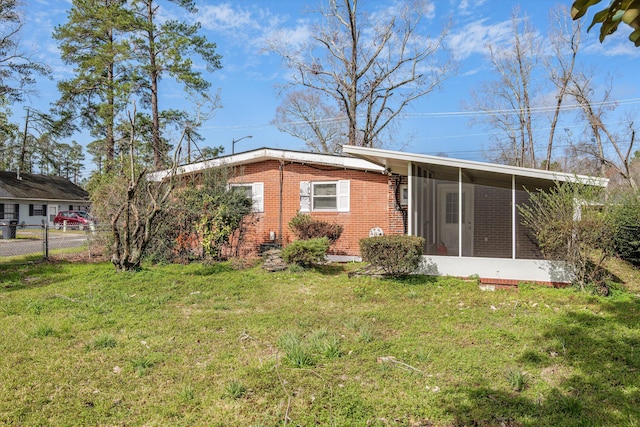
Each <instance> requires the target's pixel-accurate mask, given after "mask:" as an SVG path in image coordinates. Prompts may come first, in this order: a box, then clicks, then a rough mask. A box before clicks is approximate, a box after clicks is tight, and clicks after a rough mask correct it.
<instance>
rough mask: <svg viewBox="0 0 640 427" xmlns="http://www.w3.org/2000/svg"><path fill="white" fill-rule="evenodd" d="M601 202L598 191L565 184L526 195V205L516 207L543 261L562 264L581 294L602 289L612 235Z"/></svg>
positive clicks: (601, 194) (583, 186)
mask: <svg viewBox="0 0 640 427" xmlns="http://www.w3.org/2000/svg"><path fill="white" fill-rule="evenodd" d="M603 200H604V195H603V189H602V188H598V187H590V186H585V185H581V184H579V183H571V182H565V183H562V184H560V183H557V184H556V186H555V187H553V188H551V189H550V190H549V191H540V192H529V204H522V205H519V206H518V209H519V210H520V216H521V219H522V223H523V224H524V225H525V226H526V227H528V228H529V229H530V230H531V231H532V232H533V235H534V236H535V238H536V239H537V241H538V243H539V245H540V249H541V250H542V253H543V255H544V256H545V258H547V259H555V260H563V261H565V262H566V263H567V266H568V268H569V273H570V275H571V276H572V280H573V282H574V284H575V285H576V286H578V287H579V288H580V289H581V290H583V291H585V290H588V289H589V287H590V286H593V285H595V286H596V288H599V287H600V286H604V284H605V281H606V279H607V271H606V268H605V263H606V260H607V258H608V257H609V254H610V252H611V251H610V248H611V245H612V239H613V232H612V230H611V227H610V224H609V223H608V220H607V215H605V213H604V211H606V205H603V204H602V201H603Z"/></svg>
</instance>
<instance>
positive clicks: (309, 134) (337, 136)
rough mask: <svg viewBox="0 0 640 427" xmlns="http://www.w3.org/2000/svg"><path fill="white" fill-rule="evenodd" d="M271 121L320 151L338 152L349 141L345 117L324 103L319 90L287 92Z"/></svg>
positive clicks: (309, 146) (311, 147) (280, 128)
mask: <svg viewBox="0 0 640 427" xmlns="http://www.w3.org/2000/svg"><path fill="white" fill-rule="evenodd" d="M271 123H273V124H274V125H275V126H276V127H277V128H278V129H279V130H280V131H282V132H286V133H288V134H289V135H292V136H294V137H296V138H299V139H302V140H303V141H304V142H305V143H306V144H307V147H308V148H309V149H310V150H311V151H315V152H319V153H337V152H339V151H340V150H341V147H342V145H343V144H344V143H345V141H346V134H345V132H344V131H345V126H344V125H345V123H346V116H345V115H344V114H342V113H341V112H340V111H339V110H338V109H337V108H333V107H332V106H330V105H328V104H327V103H325V102H324V101H323V99H322V96H321V94H320V93H318V92H317V91H311V90H303V91H293V92H289V93H287V95H286V96H285V99H284V101H283V102H282V104H280V106H279V107H278V109H277V110H276V117H275V118H274V119H273V121H272V122H271Z"/></svg>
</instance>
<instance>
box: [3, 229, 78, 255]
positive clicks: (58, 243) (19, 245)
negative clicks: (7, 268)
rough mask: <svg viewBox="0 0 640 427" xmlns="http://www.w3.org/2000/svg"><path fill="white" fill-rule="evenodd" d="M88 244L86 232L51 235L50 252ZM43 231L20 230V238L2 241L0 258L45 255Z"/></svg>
mask: <svg viewBox="0 0 640 427" xmlns="http://www.w3.org/2000/svg"><path fill="white" fill-rule="evenodd" d="M85 242H86V235H85V233H84V232H78V231H67V232H65V233H63V232H50V233H49V250H50V251H51V250H54V249H62V248H77V247H80V246H82V245H83V244H84V243H85ZM42 243H43V242H42V231H41V230H29V231H26V230H19V231H18V238H17V239H11V240H4V239H1V240H0V258H2V257H8V256H17V255H30V254H38V253H44V250H43V244H42Z"/></svg>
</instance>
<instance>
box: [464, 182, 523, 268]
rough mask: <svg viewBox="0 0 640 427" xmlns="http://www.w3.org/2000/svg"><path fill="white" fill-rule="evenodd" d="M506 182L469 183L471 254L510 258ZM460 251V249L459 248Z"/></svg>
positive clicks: (508, 184) (510, 199) (509, 216)
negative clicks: (470, 193)
mask: <svg viewBox="0 0 640 427" xmlns="http://www.w3.org/2000/svg"><path fill="white" fill-rule="evenodd" d="M510 184H511V183H510V182H503V183H500V182H495V183H494V182H487V181H485V182H484V183H482V184H473V185H472V187H473V224H472V225H473V227H472V230H473V256H474V257H487V258H511V257H512V236H513V231H512V230H513V227H512V223H513V220H512V210H511V207H512V198H511V196H512V192H511V186H510ZM463 253H464V251H463Z"/></svg>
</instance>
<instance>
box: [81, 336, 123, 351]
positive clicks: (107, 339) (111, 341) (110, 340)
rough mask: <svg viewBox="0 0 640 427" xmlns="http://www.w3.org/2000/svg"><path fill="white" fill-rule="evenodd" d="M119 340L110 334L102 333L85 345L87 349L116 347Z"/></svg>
mask: <svg viewBox="0 0 640 427" xmlns="http://www.w3.org/2000/svg"><path fill="white" fill-rule="evenodd" d="M117 344H118V342H117V341H116V339H115V338H114V337H113V336H111V335H109V334H101V335H98V336H97V337H95V338H94V339H93V341H91V342H90V343H87V344H86V345H85V348H86V349H87V350H99V349H103V348H114V347H115V346H116V345H117Z"/></svg>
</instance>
